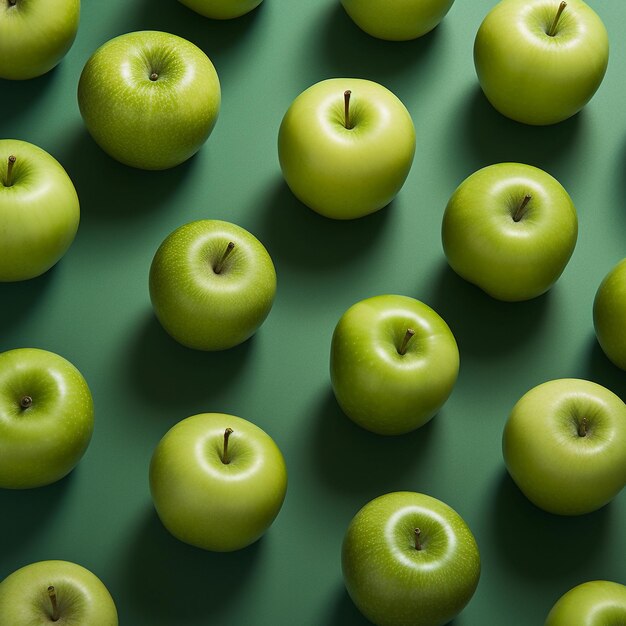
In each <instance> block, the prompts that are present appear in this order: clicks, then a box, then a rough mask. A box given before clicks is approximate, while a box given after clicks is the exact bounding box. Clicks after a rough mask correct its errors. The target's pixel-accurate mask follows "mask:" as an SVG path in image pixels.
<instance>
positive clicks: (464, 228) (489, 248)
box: [441, 163, 578, 301]
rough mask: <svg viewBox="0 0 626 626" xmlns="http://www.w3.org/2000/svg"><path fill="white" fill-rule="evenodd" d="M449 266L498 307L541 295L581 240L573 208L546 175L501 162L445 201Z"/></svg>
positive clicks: (476, 174) (444, 230)
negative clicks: (500, 301)
mask: <svg viewBox="0 0 626 626" xmlns="http://www.w3.org/2000/svg"><path fill="white" fill-rule="evenodd" d="M441 235H442V241H443V249H444V252H445V255H446V257H447V259H448V263H449V264H450V267H451V268H452V269H453V270H454V271H455V272H456V273H457V274H458V275H459V276H461V277H463V278H464V279H465V280H467V281H469V282H470V283H473V284H475V285H478V287H480V288H481V289H482V290H483V291H485V292H486V293H488V294H489V295H490V296H492V297H493V298H496V299H498V300H507V301H519V300H529V299H530V298H535V297H537V296H539V295H541V294H542V293H544V292H546V291H547V290H548V289H550V287H551V286H552V285H553V284H554V283H555V282H556V280H557V279H558V277H559V276H560V275H561V273H562V272H563V270H564V269H565V266H566V265H567V262H568V261H569V259H570V257H571V256H572V252H573V251H574V247H575V246H576V239H577V237H578V218H577V216H576V209H575V207H574V204H573V203H572V200H571V198H570V197H569V195H568V193H567V192H566V191H565V189H563V187H562V186H561V184H560V183H559V182H558V181H557V180H556V179H554V178H553V177H552V176H550V174H548V173H546V172H544V171H543V170H540V169H538V168H536V167H532V166H531V165H524V164H522V163H498V164H496V165H490V166H488V167H484V168H483V169H480V170H478V171H477V172H474V174H472V175H471V176H469V177H468V178H466V179H465V180H464V181H463V182H462V183H461V184H460V185H459V186H458V188H457V189H456V191H455V192H454V193H453V194H452V197H451V198H450V200H449V201H448V205H447V207H446V210H445V213H444V216H443V225H442V230H441Z"/></svg>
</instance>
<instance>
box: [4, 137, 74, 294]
mask: <svg viewBox="0 0 626 626" xmlns="http://www.w3.org/2000/svg"><path fill="white" fill-rule="evenodd" d="M79 221H80V206H79V203H78V196H77V195H76V189H75V188H74V185H73V184H72V181H71V180H70V177H69V176H68V175H67V173H66V171H65V170H64V169H63V167H62V166H61V164H60V163H59V162H58V161H57V160H56V159H55V158H54V157H52V156H51V155H50V154H48V153H47V152H46V151H45V150H42V149H41V148H38V147H37V146H35V145H33V144H32V143H27V142H26V141H19V140H17V139H0V281H1V282H6V281H16V280H26V279H28V278H34V277H35V276H39V275H40V274H43V273H44V272H45V271H47V270H49V269H50V268H51V267H52V266H53V265H54V264H55V263H56V262H57V261H58V260H59V259H60V258H61V257H62V256H63V255H64V254H65V253H66V252H67V249H68V248H69V247H70V245H71V244H72V242H73V241H74V237H75V236H76V231H77V229H78V222H79Z"/></svg>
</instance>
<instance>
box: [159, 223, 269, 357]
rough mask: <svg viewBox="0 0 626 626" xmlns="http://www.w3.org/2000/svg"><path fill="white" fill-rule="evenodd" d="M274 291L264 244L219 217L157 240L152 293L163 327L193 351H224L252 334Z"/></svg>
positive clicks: (189, 225) (186, 225)
mask: <svg viewBox="0 0 626 626" xmlns="http://www.w3.org/2000/svg"><path fill="white" fill-rule="evenodd" d="M275 295H276V271H275V269H274V264H273V263H272V259H271V258H270V255H269V254H268V252H267V250H266V249H265V247H264V246H263V244H262V243H261V242H260V241H259V240H258V239H257V238H256V237H255V236H254V235H252V234H251V233H249V232H248V231H247V230H245V229H243V228H241V226H237V225H236V224H231V223H230V222H222V221H220V220H199V221H197V222H191V223H189V224H185V225H184V226H181V227H180V228H177V229H176V230H175V231H174V232H173V233H171V234H170V235H169V236H168V237H167V238H166V239H165V241H164V242H163V243H162V244H161V246H160V247H159V249H158V250H157V252H156V254H155V255H154V259H153V261H152V266H151V267H150V298H151V299H152V306H153V307H154V312H155V314H156V316H157V318H158V320H159V322H161V325H162V326H163V328H165V330H166V331H167V332H168V333H169V334H170V335H171V336H172V337H173V338H174V339H176V341H178V342H179V343H182V344H183V345H185V346H187V347H189V348H195V349H197V350H224V349H226V348H232V347H233V346H236V345H238V344H240V343H242V342H244V341H245V340H246V339H248V338H249V337H251V336H252V335H253V334H254V333H255V332H256V330H257V329H258V327H259V326H260V325H261V324H262V323H263V321H264V320H265V318H266V317H267V316H268V314H269V312H270V309H271V308H272V304H273V302H274V296H275Z"/></svg>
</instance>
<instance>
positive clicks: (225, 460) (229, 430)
mask: <svg viewBox="0 0 626 626" xmlns="http://www.w3.org/2000/svg"><path fill="white" fill-rule="evenodd" d="M232 433H233V429H232V428H227V429H226V430H225V431H224V453H223V454H222V463H224V465H228V464H229V463H230V459H229V458H228V438H229V437H230V436H231V435H232Z"/></svg>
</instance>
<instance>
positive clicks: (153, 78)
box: [150, 72, 159, 82]
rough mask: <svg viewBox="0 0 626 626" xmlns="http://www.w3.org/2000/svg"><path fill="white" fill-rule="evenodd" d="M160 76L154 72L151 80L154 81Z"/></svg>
mask: <svg viewBox="0 0 626 626" xmlns="http://www.w3.org/2000/svg"><path fill="white" fill-rule="evenodd" d="M158 78H159V75H158V74H157V73H156V72H152V74H150V80H151V81H152V82H154V81H155V80H157V79H158Z"/></svg>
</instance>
